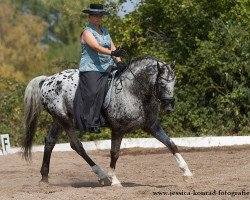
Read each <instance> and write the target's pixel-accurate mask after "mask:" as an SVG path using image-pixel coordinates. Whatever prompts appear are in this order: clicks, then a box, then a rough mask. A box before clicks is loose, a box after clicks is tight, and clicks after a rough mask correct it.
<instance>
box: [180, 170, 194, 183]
mask: <svg viewBox="0 0 250 200" xmlns="http://www.w3.org/2000/svg"><path fill="white" fill-rule="evenodd" d="M193 179H194V176H193V174H192V173H191V172H190V174H184V175H183V180H184V181H186V182H192V181H193Z"/></svg>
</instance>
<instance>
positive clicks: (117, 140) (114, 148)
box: [108, 131, 123, 186]
mask: <svg viewBox="0 0 250 200" xmlns="http://www.w3.org/2000/svg"><path fill="white" fill-rule="evenodd" d="M122 137H123V134H119V133H118V132H114V131H113V132H112V139H111V151H110V155H111V161H110V169H109V172H108V176H109V178H110V180H111V185H112V186H122V185H121V183H120V181H119V180H118V179H117V177H116V174H115V166H116V161H117V160H118V158H119V152H120V146H121V142H122Z"/></svg>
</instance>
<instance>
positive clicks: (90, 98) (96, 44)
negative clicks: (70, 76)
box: [73, 3, 125, 133]
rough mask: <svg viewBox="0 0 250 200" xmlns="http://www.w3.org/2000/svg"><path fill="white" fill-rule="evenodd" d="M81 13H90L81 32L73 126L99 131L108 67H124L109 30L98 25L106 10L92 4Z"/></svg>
mask: <svg viewBox="0 0 250 200" xmlns="http://www.w3.org/2000/svg"><path fill="white" fill-rule="evenodd" d="M82 12H84V13H87V14H89V23H88V25H87V26H86V27H85V28H84V29H83V31H82V33H81V46H82V51H81V58H80V65H79V71H80V72H79V84H78V88H77V90H76V94H75V98H74V103H73V104H74V105H73V112H74V120H75V125H76V127H77V128H78V129H79V130H80V132H81V133H83V132H94V133H99V132H100V128H99V127H100V112H101V107H102V103H103V100H104V93H105V85H106V82H107V80H108V75H109V72H110V70H111V66H114V67H115V66H117V67H118V68H119V69H122V68H124V67H125V65H124V64H123V63H122V62H121V58H120V56H121V54H122V51H121V49H120V48H116V47H115V45H114V43H113V42H112V39H111V37H110V35H109V32H108V30H107V29H106V28H105V27H103V26H101V25H100V23H101V22H102V18H103V16H104V15H107V14H108V13H107V12H106V11H105V10H104V9H103V5H102V4H97V3H92V4H90V8H89V9H86V10H83V11H82Z"/></svg>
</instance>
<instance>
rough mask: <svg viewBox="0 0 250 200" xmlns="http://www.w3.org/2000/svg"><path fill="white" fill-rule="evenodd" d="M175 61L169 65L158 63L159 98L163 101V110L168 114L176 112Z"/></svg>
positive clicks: (157, 86)
mask: <svg viewBox="0 0 250 200" xmlns="http://www.w3.org/2000/svg"><path fill="white" fill-rule="evenodd" d="M174 67H175V61H174V62H173V63H172V64H170V65H168V64H165V63H159V62H158V63H157V68H158V76H157V81H156V90H157V97H158V98H159V100H160V101H161V106H162V110H163V111H164V112H166V113H171V112H173V111H174V85H175V74H174V71H173V69H174Z"/></svg>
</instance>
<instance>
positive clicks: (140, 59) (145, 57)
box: [128, 55, 161, 65]
mask: <svg viewBox="0 0 250 200" xmlns="http://www.w3.org/2000/svg"><path fill="white" fill-rule="evenodd" d="M147 59H151V60H155V61H158V62H161V61H159V60H158V59H156V58H154V57H152V56H150V55H145V56H138V57H136V58H133V59H132V60H131V61H129V63H128V65H131V64H134V63H136V62H140V61H142V60H147Z"/></svg>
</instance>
